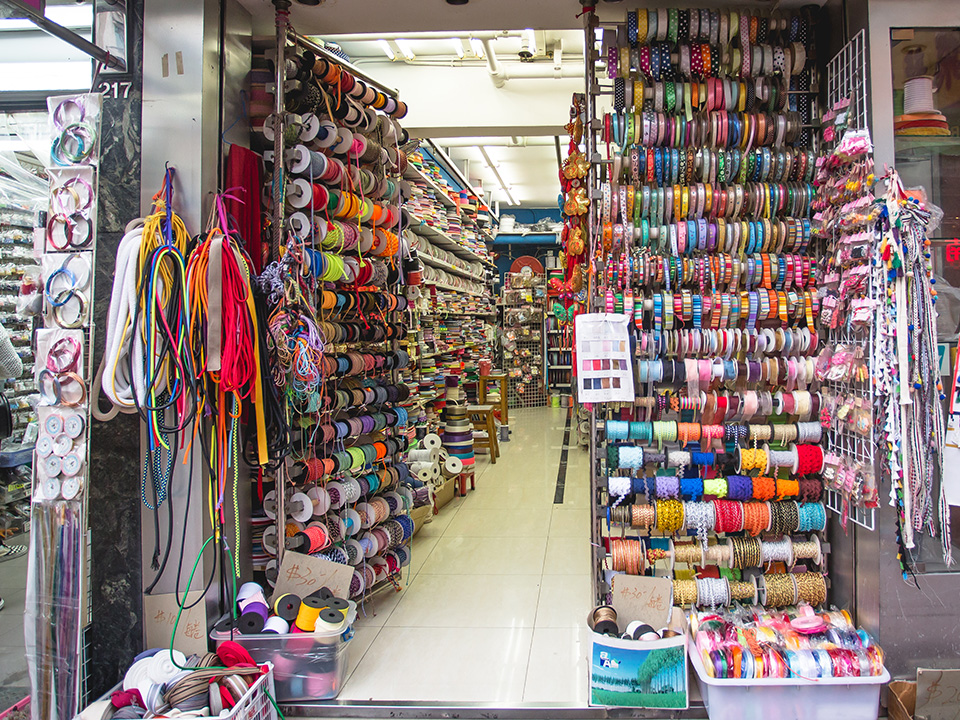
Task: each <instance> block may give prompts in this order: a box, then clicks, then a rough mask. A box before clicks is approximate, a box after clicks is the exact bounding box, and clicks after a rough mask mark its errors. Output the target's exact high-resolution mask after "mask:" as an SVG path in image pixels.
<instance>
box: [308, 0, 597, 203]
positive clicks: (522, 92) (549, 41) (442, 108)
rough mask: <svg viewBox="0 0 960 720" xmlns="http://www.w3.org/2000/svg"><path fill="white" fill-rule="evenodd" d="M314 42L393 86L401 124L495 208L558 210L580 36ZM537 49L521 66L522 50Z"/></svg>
mask: <svg viewBox="0 0 960 720" xmlns="http://www.w3.org/2000/svg"><path fill="white" fill-rule="evenodd" d="M331 1H332V0H331ZM444 5H446V3H444ZM324 7H325V6H324ZM297 29H298V31H300V32H303V31H302V30H301V29H300V27H299V26H298V27H297ZM313 39H314V40H317V41H321V42H324V43H327V44H331V43H332V44H336V45H337V46H339V48H340V49H341V50H342V51H343V53H345V54H346V55H347V56H348V57H349V59H350V61H351V62H352V63H353V64H354V65H355V66H357V67H358V68H360V69H362V70H363V71H364V72H365V73H367V74H369V75H370V76H371V77H373V78H376V79H377V80H380V81H381V82H384V83H385V84H386V85H388V86H389V87H393V88H397V89H398V90H399V92H400V97H401V98H404V99H406V100H407V101H408V103H409V104H410V106H411V113H410V116H408V117H407V119H406V120H405V121H404V122H405V125H406V126H407V127H408V128H411V129H412V132H414V133H415V134H416V135H417V136H418V137H429V138H432V139H433V140H434V141H435V142H436V143H437V145H439V146H440V147H441V148H442V149H443V150H444V151H445V152H446V153H447V155H448V156H449V157H450V158H451V159H452V160H453V161H454V162H456V163H457V165H458V166H459V168H460V170H461V171H462V172H463V174H464V175H465V176H466V177H467V178H468V179H469V180H470V181H471V183H472V184H473V185H474V187H477V188H480V187H482V188H483V190H484V194H485V195H486V199H487V201H488V202H489V203H490V204H491V205H494V203H496V202H499V203H500V204H501V210H503V211H506V208H508V207H509V206H511V205H521V206H524V207H528V208H554V207H556V204H557V193H558V192H559V184H558V179H557V171H558V167H557V151H556V145H555V136H556V135H557V133H559V132H561V130H560V128H561V127H562V125H563V124H564V123H565V122H566V120H567V115H568V108H569V104H570V93H571V92H572V91H579V90H580V89H581V88H582V82H583V81H582V77H583V45H584V43H583V31H582V30H564V29H551V30H536V29H533V28H525V29H521V30H516V29H512V30H506V29H504V28H503V27H498V28H495V30H494V31H489V30H483V29H477V28H472V29H467V30H460V29H455V30H448V31H424V30H419V29H418V30H414V31H396V30H391V31H390V32H377V33H350V34H341V33H322V34H318V35H314V36H313ZM482 40H483V41H486V42H487V43H488V44H487V45H486V48H487V49H486V50H485V49H484V47H485V46H484V45H483V44H482V42H481V41H482ZM490 50H492V51H493V53H494V55H495V57H496V59H497V60H496V62H497V63H498V64H499V65H500V67H502V68H503V70H504V71H505V73H506V77H507V79H506V80H505V81H503V82H502V83H499V84H498V83H497V82H495V81H494V78H493V75H492V74H491V72H490V68H489V67H488V63H487V59H488V58H487V56H488V55H489V54H490V53H489V51H490ZM531 51H532V57H526V58H525V61H523V62H522V61H521V53H524V54H526V55H529V54H530V53H531ZM554 51H558V52H559V56H557V55H555V53H554ZM558 59H559V61H560V63H559V67H560V68H561V70H559V71H557V70H556V68H557V60H558ZM558 78H567V80H566V81H565V82H556V79H558ZM425 88H428V90H425ZM454 88H459V93H458V92H451V91H452V90H453V89H454ZM465 135H469V136H470V137H464V136H465ZM561 142H562V143H563V144H564V145H565V144H566V138H565V137H564V138H561ZM481 148H483V150H481ZM484 151H485V152H486V157H485V156H484ZM488 159H489V162H488Z"/></svg>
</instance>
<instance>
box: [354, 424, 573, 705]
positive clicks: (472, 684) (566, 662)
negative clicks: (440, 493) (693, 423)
mask: <svg viewBox="0 0 960 720" xmlns="http://www.w3.org/2000/svg"><path fill="white" fill-rule="evenodd" d="M510 415H511V417H510V420H511V428H512V430H513V434H512V437H511V440H510V442H507V443H502V444H501V446H500V447H501V455H500V458H499V459H498V461H497V464H496V465H491V464H490V463H489V462H488V461H486V460H485V459H484V460H483V461H480V462H479V463H478V466H477V472H476V485H477V488H476V490H474V491H472V492H470V493H468V494H467V496H466V497H465V498H456V499H454V501H453V502H452V503H450V504H449V505H447V506H446V507H444V508H443V509H442V510H441V511H440V514H439V515H436V516H434V519H433V521H432V522H430V523H429V524H427V525H426V526H424V528H423V529H422V530H421V531H420V532H419V533H418V534H417V535H416V536H415V537H414V540H413V546H412V549H413V558H412V561H411V564H410V568H409V570H408V575H407V576H406V578H405V581H406V582H405V587H404V589H403V591H402V592H392V591H384V592H381V593H380V594H379V595H377V596H375V597H374V598H373V599H371V601H370V602H368V603H367V606H366V617H361V618H360V619H359V620H358V622H357V629H356V636H355V638H354V640H353V642H352V645H351V648H350V667H349V672H350V675H349V677H348V680H347V683H346V685H345V686H344V689H343V691H342V692H341V693H340V698H339V699H340V701H350V700H353V701H363V700H378V701H390V700H393V701H413V700H424V699H429V700H432V701H434V702H443V701H453V702H496V703H504V704H516V703H559V704H563V705H569V706H576V707H585V706H586V703H587V699H588V698H587V667H588V665H587V651H588V640H587V631H586V623H585V618H586V615H587V613H588V612H589V609H590V607H591V602H592V600H591V588H590V574H589V573H590V553H589V537H590V519H589V517H590V516H589V509H588V508H589V477H588V467H589V462H588V456H587V453H586V451H584V450H581V449H580V448H578V447H577V446H576V433H575V430H574V431H573V432H572V433H571V441H572V442H573V445H572V446H571V447H570V449H569V452H568V457H567V475H566V485H565V491H564V497H563V503H562V504H555V503H554V493H555V490H556V486H557V472H558V469H559V464H560V452H561V449H562V442H563V429H564V424H565V423H566V418H567V410H565V409H552V408H535V409H527V410H514V411H511V413H510ZM388 592H389V594H386V593H388Z"/></svg>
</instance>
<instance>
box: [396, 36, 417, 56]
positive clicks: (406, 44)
mask: <svg viewBox="0 0 960 720" xmlns="http://www.w3.org/2000/svg"><path fill="white" fill-rule="evenodd" d="M394 42H395V43H396V44H397V47H398V48H400V52H402V53H403V56H404V57H405V58H406V59H407V60H416V59H417V56H416V55H414V54H413V48H412V47H410V41H409V40H404V39H403V38H398V39H397V40H394Z"/></svg>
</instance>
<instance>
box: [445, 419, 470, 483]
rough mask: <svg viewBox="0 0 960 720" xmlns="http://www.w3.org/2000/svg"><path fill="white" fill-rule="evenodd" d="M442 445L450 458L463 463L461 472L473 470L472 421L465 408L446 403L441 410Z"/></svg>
mask: <svg viewBox="0 0 960 720" xmlns="http://www.w3.org/2000/svg"><path fill="white" fill-rule="evenodd" d="M443 423H444V424H443V447H444V448H446V450H447V452H449V453H450V457H451V458H457V459H459V460H460V462H461V463H462V465H463V472H471V473H472V472H473V464H474V455H473V423H471V422H470V418H469V417H467V408H466V407H464V406H462V405H452V404H449V403H448V404H447V407H446V408H444V411H443Z"/></svg>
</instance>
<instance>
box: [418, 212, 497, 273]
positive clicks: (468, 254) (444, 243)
mask: <svg viewBox="0 0 960 720" xmlns="http://www.w3.org/2000/svg"><path fill="white" fill-rule="evenodd" d="M410 217H412V218H414V219H416V220H419V221H420V224H419V225H411V226H410V229H411V230H413V232H415V233H416V234H417V235H420V236H421V237H425V238H427V239H429V240H430V241H431V242H433V243H434V244H435V245H436V246H437V247H440V248H443V249H444V250H449V251H450V252H452V253H453V254H454V255H456V256H457V257H459V258H462V259H463V260H467V261H468V262H478V263H481V264H483V265H486V266H487V267H496V266H495V265H494V264H493V263H492V262H490V261H489V260H487V259H485V258H482V257H480V256H479V255H477V254H476V253H475V252H474V251H473V250H471V249H470V248H468V247H466V246H465V245H461V244H460V243H458V242H457V241H456V240H454V239H453V238H452V237H450V236H449V235H447V234H446V233H445V232H443V230H438V229H437V228H435V227H433V225H429V224H427V222H426V221H424V220H423V218H420V217H417V216H416V215H414V214H413V213H411V214H410Z"/></svg>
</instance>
